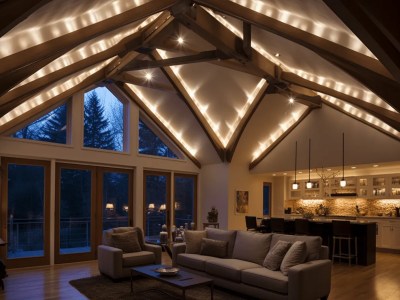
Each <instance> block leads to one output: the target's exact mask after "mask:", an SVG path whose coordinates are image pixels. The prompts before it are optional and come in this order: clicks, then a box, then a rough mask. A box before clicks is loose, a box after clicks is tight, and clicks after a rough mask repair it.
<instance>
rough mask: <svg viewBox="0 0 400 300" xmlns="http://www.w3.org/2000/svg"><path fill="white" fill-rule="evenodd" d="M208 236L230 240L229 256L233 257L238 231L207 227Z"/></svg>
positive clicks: (214, 238)
mask: <svg viewBox="0 0 400 300" xmlns="http://www.w3.org/2000/svg"><path fill="white" fill-rule="evenodd" d="M206 233H207V238H208V239H213V240H219V241H226V242H228V257H232V253H233V246H234V245H235V238H236V231H235V230H223V229H218V228H210V227H207V228H206Z"/></svg>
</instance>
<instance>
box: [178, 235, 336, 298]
mask: <svg viewBox="0 0 400 300" xmlns="http://www.w3.org/2000/svg"><path fill="white" fill-rule="evenodd" d="M296 241H299V242H297V243H296V246H299V245H301V246H302V248H301V249H302V251H301V252H303V253H301V254H300V256H302V257H301V258H300V261H301V263H299V262H297V263H298V264H293V263H292V264H290V258H289V257H288V256H292V255H289V254H288V253H289V252H290V251H288V252H287V254H283V255H284V258H283V261H282V263H281V262H280V261H278V264H277V267H278V268H279V267H280V269H278V270H271V267H270V265H271V261H270V258H271V257H273V256H274V255H275V254H276V253H275V252H276V251H277V252H279V251H278V250H279V248H280V247H279V246H282V245H283V246H284V245H285V243H287V242H289V243H287V244H289V246H288V247H289V248H291V247H292V246H291V245H294V243H295V242H296ZM303 242H304V243H303ZM321 242H322V241H321V238H320V237H317V236H295V235H285V234H275V233H269V234H262V233H256V232H250V231H236V230H222V229H215V228H207V229H206V230H205V231H196V232H195V231H193V232H187V233H186V242H185V243H179V244H174V245H173V248H172V262H173V265H175V266H179V267H180V268H183V269H187V270H190V271H191V272H194V273H198V274H203V275H204V274H206V275H207V276H208V277H211V278H213V279H214V284H215V285H218V286H221V287H224V288H227V289H230V290H233V291H237V292H240V293H243V294H245V295H249V296H251V297H254V298H258V299H269V300H273V299H291V300H294V299H296V300H315V299H327V298H328V295H329V292H330V287H331V266H332V264H331V261H330V260H329V259H328V254H329V253H328V248H327V247H325V246H323V245H321ZM278 243H279V245H277V244H278ZM293 248H295V247H293ZM289 250H290V249H289ZM224 251H225V252H224ZM272 252H273V253H272ZM292 252H293V251H292ZM267 254H268V257H269V258H266V257H267ZM292 254H293V253H292ZM296 259H297V260H298V259H299V252H298V253H297V258H296ZM296 259H295V260H296ZM288 261H289V264H288ZM273 264H276V261H274V260H272V265H273ZM284 264H285V266H283V265H284ZM266 266H268V267H266ZM283 267H284V268H283ZM285 274H286V275H285Z"/></svg>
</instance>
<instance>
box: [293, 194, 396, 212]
mask: <svg viewBox="0 0 400 300" xmlns="http://www.w3.org/2000/svg"><path fill="white" fill-rule="evenodd" d="M321 205H322V207H324V208H327V211H328V213H327V214H328V215H339V216H356V215H362V216H364V215H365V216H381V215H382V216H395V212H396V207H400V199H374V200H371V199H368V200H367V199H364V198H357V199H354V198H336V199H323V200H322V199H321V200H286V201H285V208H291V211H292V213H296V212H298V213H302V212H312V213H314V214H318V212H320V211H321V210H320V208H321Z"/></svg>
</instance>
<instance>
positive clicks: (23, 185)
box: [1, 158, 50, 267]
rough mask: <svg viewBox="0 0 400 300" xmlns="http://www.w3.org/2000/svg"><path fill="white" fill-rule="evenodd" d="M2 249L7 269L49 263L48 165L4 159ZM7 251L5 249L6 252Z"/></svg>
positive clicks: (46, 163) (39, 162)
mask: <svg viewBox="0 0 400 300" xmlns="http://www.w3.org/2000/svg"><path fill="white" fill-rule="evenodd" d="M2 168H3V169H2V170H3V182H2V186H3V187H4V188H3V195H2V199H3V200H2V206H3V210H2V211H3V212H2V236H1V238H2V239H3V240H4V241H6V242H7V246H6V247H2V248H3V249H2V251H4V250H5V253H4V252H3V257H5V258H6V261H5V264H6V265H7V267H27V266H36V265H44V264H49V250H50V249H49V244H50V242H49V234H50V228H49V221H48V220H49V178H50V176H49V174H50V165H49V163H48V162H41V161H34V160H32V161H31V160H22V159H11V158H9V159H7V158H3V160H2ZM4 248H5V249H4Z"/></svg>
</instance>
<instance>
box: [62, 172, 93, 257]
mask: <svg viewBox="0 0 400 300" xmlns="http://www.w3.org/2000/svg"><path fill="white" fill-rule="evenodd" d="M95 184H96V183H95V168H94V167H89V166H74V165H64V164H59V165H57V176H56V187H57V188H56V231H55V255H54V257H55V262H56V263H64V262H72V261H82V260H90V259H94V258H95V247H96V245H95V242H94V241H95V239H94V233H95V231H94V230H95V228H94V227H95V222H94V219H95V218H94V212H95V200H94V199H95Z"/></svg>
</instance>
